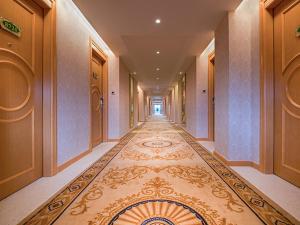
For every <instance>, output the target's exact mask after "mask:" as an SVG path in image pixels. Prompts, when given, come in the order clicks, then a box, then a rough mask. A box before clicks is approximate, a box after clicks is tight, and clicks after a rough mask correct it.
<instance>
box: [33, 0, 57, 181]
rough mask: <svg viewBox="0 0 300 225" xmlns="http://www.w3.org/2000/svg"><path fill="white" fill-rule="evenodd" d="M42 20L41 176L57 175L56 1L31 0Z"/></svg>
mask: <svg viewBox="0 0 300 225" xmlns="http://www.w3.org/2000/svg"><path fill="white" fill-rule="evenodd" d="M33 1H34V2H36V3H37V4H38V5H39V6H40V7H41V8H43V9H44V18H43V20H44V21H43V22H44V24H43V107H42V108H43V109H42V110H43V125H42V126H43V150H42V153H43V176H45V177H46V176H53V175H55V174H56V173H57V170H58V168H57V124H56V121H57V112H56V109H57V99H56V94H57V82H56V81H57V77H56V75H57V72H56V0H33Z"/></svg>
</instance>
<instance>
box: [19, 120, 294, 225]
mask: <svg viewBox="0 0 300 225" xmlns="http://www.w3.org/2000/svg"><path fill="white" fill-rule="evenodd" d="M251 203H254V204H251ZM53 222H55V224H70V225H75V224H78V225H80V224H90V225H94V224H95V225H96V224H99V225H103V224H119V225H136V224H142V225H147V224H159V225H163V224H166V225H175V224H176V225H207V224H213V225H231V224H243V225H258V224H272V223H274V224H289V223H290V222H289V220H288V219H287V218H285V217H284V216H283V215H281V214H280V213H278V212H277V211H276V209H274V208H273V207H272V206H270V205H268V204H267V203H263V200H262V198H261V197H260V196H259V194H257V193H255V191H253V190H252V189H251V188H250V187H249V186H247V185H246V184H245V183H243V182H242V181H241V180H240V179H239V178H238V177H236V176H235V175H234V174H233V173H232V172H231V170H229V169H228V168H226V167H225V166H224V165H223V164H222V163H220V162H219V161H218V160H216V159H215V158H214V157H213V156H212V155H211V154H210V153H208V152H206V151H205V150H204V149H203V148H201V147H200V145H198V144H197V143H196V142H195V141H194V140H193V139H192V138H191V137H190V135H189V134H187V133H186V132H185V131H184V130H183V129H181V128H179V127H177V126H175V125H172V124H171V123H170V122H168V121H167V120H166V118H165V117H163V116H153V117H151V118H149V120H148V121H147V122H146V123H144V124H142V125H140V126H139V127H138V128H136V129H135V130H133V131H132V132H131V133H129V134H128V135H127V136H125V137H124V138H123V139H122V140H121V141H120V143H119V144H118V145H116V146H115V147H114V148H112V149H111V150H110V151H109V152H108V153H106V154H105V156H103V157H102V158H101V159H99V160H98V161H97V162H96V163H94V164H93V165H92V166H91V167H90V168H89V169H88V170H86V171H85V172H84V173H83V174H82V175H81V176H79V177H78V178H77V179H76V180H75V181H73V182H72V184H70V185H69V186H68V187H67V188H66V189H64V190H63V191H62V192H61V193H60V194H58V195H57V196H56V197H55V198H54V199H53V200H52V201H51V202H50V203H49V204H47V205H46V206H44V207H43V209H42V210H41V211H39V212H38V213H37V214H36V215H35V216H34V217H33V218H31V219H29V221H28V222H26V223H25V224H50V223H53Z"/></svg>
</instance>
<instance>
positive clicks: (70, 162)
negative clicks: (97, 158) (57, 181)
mask: <svg viewBox="0 0 300 225" xmlns="http://www.w3.org/2000/svg"><path fill="white" fill-rule="evenodd" d="M91 152H92V149H90V148H89V149H87V150H85V151H83V152H82V153H80V154H79V155H77V156H75V157H74V158H72V159H70V160H68V161H67V162H64V163H63V164H61V165H60V166H58V167H57V173H59V172H61V171H63V170H64V169H66V168H67V167H69V166H70V165H72V164H73V163H75V162H77V161H78V160H80V159H81V158H83V157H84V156H86V155H87V154H89V153H91Z"/></svg>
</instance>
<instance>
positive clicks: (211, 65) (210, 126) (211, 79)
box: [208, 52, 215, 141]
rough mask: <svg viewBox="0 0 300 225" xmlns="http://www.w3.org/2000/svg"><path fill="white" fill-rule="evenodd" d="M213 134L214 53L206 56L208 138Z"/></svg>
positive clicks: (210, 138) (212, 138)
mask: <svg viewBox="0 0 300 225" xmlns="http://www.w3.org/2000/svg"><path fill="white" fill-rule="evenodd" d="M214 136H215V53H214V52H213V53H211V54H210V55H209V56H208V139H209V140H210V141H213V140H214Z"/></svg>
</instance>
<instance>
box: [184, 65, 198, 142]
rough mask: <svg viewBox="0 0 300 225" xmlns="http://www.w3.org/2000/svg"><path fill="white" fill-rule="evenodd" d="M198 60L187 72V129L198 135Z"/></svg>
mask: <svg viewBox="0 0 300 225" xmlns="http://www.w3.org/2000/svg"><path fill="white" fill-rule="evenodd" d="M195 90H196V61H194V62H193V63H192V65H191V66H190V67H189V68H188V70H187V73H186V129H187V131H188V132H190V133H191V134H192V135H193V136H196V123H195V121H196V104H195V103H196V91H195Z"/></svg>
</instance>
